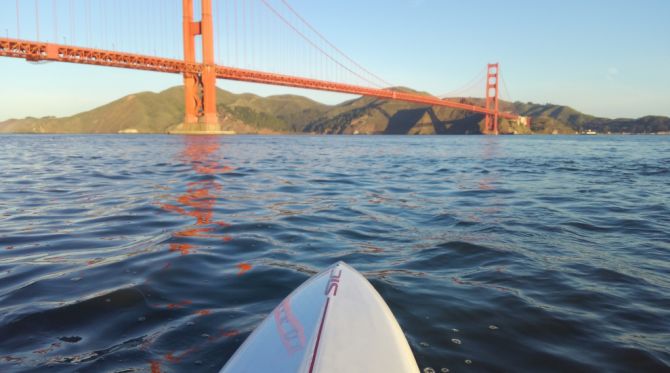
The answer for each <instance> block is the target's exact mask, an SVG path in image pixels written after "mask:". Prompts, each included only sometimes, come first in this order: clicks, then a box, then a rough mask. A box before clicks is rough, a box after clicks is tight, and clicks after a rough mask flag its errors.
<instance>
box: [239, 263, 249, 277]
mask: <svg viewBox="0 0 670 373" xmlns="http://www.w3.org/2000/svg"><path fill="white" fill-rule="evenodd" d="M237 268H239V269H240V271H239V272H237V275H238V276H239V275H241V274H243V273H244V272H246V271H248V270H250V269H251V264H249V263H240V264H238V265H237Z"/></svg>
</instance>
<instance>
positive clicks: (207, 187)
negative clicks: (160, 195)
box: [160, 136, 234, 255]
mask: <svg viewBox="0 0 670 373" xmlns="http://www.w3.org/2000/svg"><path fill="white" fill-rule="evenodd" d="M184 144H185V147H184V150H183V151H182V152H181V153H180V158H182V159H183V160H184V161H185V162H187V163H189V164H190V165H191V167H192V168H193V170H194V171H195V172H196V174H199V175H217V174H220V173H225V172H230V171H232V170H234V168H233V167H230V166H222V165H220V164H219V155H218V153H219V150H220V148H221V144H220V138H219V137H217V136H185V137H184ZM222 189H223V187H222V185H221V184H220V183H219V182H217V181H216V179H211V178H210V179H207V180H202V181H195V182H190V183H188V184H187V189H186V193H184V194H182V195H180V196H178V197H177V198H176V199H175V202H176V203H174V204H170V203H164V204H161V205H160V206H161V208H162V209H163V210H165V211H169V212H173V213H177V214H180V215H184V216H189V217H192V218H194V219H195V227H191V228H186V229H183V230H181V231H178V232H174V233H173V234H172V237H173V238H177V239H178V238H191V237H197V238H221V239H222V240H223V241H230V240H232V238H231V237H230V236H227V235H226V236H223V237H221V236H219V235H216V234H214V233H211V232H212V231H214V229H215V227H210V226H209V225H212V224H216V225H218V226H220V227H228V226H230V224H228V223H226V222H223V221H214V218H213V216H214V207H215V206H216V201H217V194H218V193H220V192H221V190H222ZM194 249H195V247H194V245H193V244H192V243H184V242H177V243H170V251H175V252H179V253H181V254H182V255H188V254H191V253H192V252H193V251H194Z"/></svg>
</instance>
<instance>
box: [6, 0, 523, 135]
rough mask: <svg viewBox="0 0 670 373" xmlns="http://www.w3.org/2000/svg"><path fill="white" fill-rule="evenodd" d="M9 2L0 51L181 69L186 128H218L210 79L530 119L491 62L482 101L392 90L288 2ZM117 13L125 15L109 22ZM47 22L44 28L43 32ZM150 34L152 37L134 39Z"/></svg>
mask: <svg viewBox="0 0 670 373" xmlns="http://www.w3.org/2000/svg"><path fill="white" fill-rule="evenodd" d="M212 1H214V2H212ZM179 2H180V3H179ZM8 3H10V1H6V2H5V6H7V4H8ZM277 3H278V4H277ZM14 5H15V9H14V12H15V15H16V25H15V26H16V27H15V33H16V37H15V38H10V37H9V28H6V35H5V37H0V56H4V57H15V58H23V59H26V60H28V61H33V62H38V61H57V62H69V63H78V64H87V65H98V66H109V67H119V68H127V69H135V70H146V71H157V72H163V73H173V74H181V75H183V79H184V107H185V115H184V123H183V124H182V130H183V132H191V133H197V132H202V133H215V132H217V131H219V130H220V125H219V120H218V114H217V108H216V80H217V79H228V80H236V81H243V82H252V83H261V84H270V85H279V86H287V87H296V88H306V89H313V90H321V91H331V92H340V93H348V94H355V95H362V96H370V97H377V98H381V99H388V100H399V101H405V102H411V103H416V104H426V105H432V106H445V107H450V108H454V109H460V110H465V111H469V112H473V113H479V114H482V115H483V116H484V120H485V124H484V132H485V133H489V134H497V133H498V123H499V119H500V118H505V119H509V120H517V121H522V122H524V123H526V124H528V121H527V118H524V117H521V116H519V115H516V114H513V113H509V112H503V111H501V110H500V106H499V98H500V89H499V87H500V84H499V83H500V81H501V79H500V78H501V76H500V68H499V65H498V63H491V64H488V65H487V66H486V71H485V74H484V76H485V84H484V97H485V100H483V102H484V105H483V106H480V105H476V104H473V103H467V102H466V101H464V100H462V99H454V98H449V97H447V98H444V97H437V96H432V95H428V94H421V93H414V92H404V91H401V90H397V89H393V88H392V85H391V84H389V83H388V82H386V81H385V80H383V79H381V78H379V77H378V76H377V75H375V74H373V73H371V72H370V71H368V70H367V69H365V68H364V67H362V66H361V65H360V64H358V63H357V62H356V61H354V60H353V59H352V58H350V57H349V56H348V55H347V54H345V53H344V52H342V51H341V49H339V48H337V47H336V46H335V45H334V44H333V43H331V42H330V41H329V40H328V39H326V38H325V37H324V36H323V35H322V34H321V33H320V32H319V31H318V30H317V29H316V28H315V27H313V26H312V25H311V24H310V23H309V22H308V21H307V20H305V19H304V18H303V17H302V16H301V15H300V14H299V13H298V12H296V11H295V9H294V8H293V7H292V6H291V5H290V4H289V3H288V2H287V1H286V0H278V1H277V0H275V4H273V3H272V1H271V0H197V1H194V0H143V1H135V0H132V1H129V0H115V1H105V0H51V1H49V0H34V1H33V2H31V1H30V0H22V1H19V0H15V4H14ZM59 5H60V6H59ZM196 6H197V7H198V8H199V13H200V18H199V19H196V17H195V16H196V12H195V8H196ZM279 6H282V7H283V10H284V12H282V11H280V10H279ZM114 13H116V15H117V16H118V15H120V14H124V15H125V16H124V17H123V19H122V20H118V19H110V17H109V14H114ZM6 14H7V13H6ZM178 17H181V32H178V31H177V30H178V26H179V19H178ZM26 20H27V22H26ZM47 21H48V22H47ZM47 23H48V25H49V26H51V30H50V31H49V32H48V33H45V30H44V25H45V24H47ZM26 26H28V27H26ZM40 26H42V28H40ZM22 27H23V28H22ZM59 27H60V28H59ZM40 31H42V32H40ZM149 34H151V35H157V37H154V40H153V41H151V40H146V38H144V39H142V38H140V37H139V36H140V35H149ZM23 35H30V36H31V37H34V39H31V40H28V39H25V38H22V36H23ZM68 37H69V40H68ZM198 37H199V38H198ZM61 38H62V42H61ZM198 39H199V41H200V43H197V40H198ZM175 46H177V47H176V48H175ZM215 46H216V48H215ZM124 49H125V50H124ZM129 49H130V50H129ZM122 50H123V51H122ZM147 50H149V51H150V52H147ZM175 51H176V52H175ZM216 52H218V55H217V53H216ZM179 53H180V54H181V56H178V55H175V54H179ZM170 54H172V56H169V55H170ZM217 56H218V58H217ZM248 66H251V67H248ZM296 67H302V70H301V71H298V70H299V69H296ZM284 70H289V71H291V73H288V74H287V73H285V72H284ZM305 71H306V72H305ZM352 81H353V82H352Z"/></svg>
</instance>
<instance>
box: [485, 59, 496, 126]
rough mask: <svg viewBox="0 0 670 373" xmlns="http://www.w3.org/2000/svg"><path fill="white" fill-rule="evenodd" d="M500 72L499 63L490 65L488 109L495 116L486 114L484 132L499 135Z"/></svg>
mask: <svg viewBox="0 0 670 373" xmlns="http://www.w3.org/2000/svg"><path fill="white" fill-rule="evenodd" d="M499 72H500V69H499V66H498V64H497V63H490V64H488V66H487V68H486V109H488V110H491V111H492V112H493V114H486V115H485V119H484V131H485V133H487V134H492V135H497V134H498V97H499V95H498V74H499Z"/></svg>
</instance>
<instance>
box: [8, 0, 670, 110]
mask: <svg viewBox="0 0 670 373" xmlns="http://www.w3.org/2000/svg"><path fill="white" fill-rule="evenodd" d="M37 1H38V4H39V6H40V9H39V10H40V13H39V14H40V32H41V39H51V38H55V37H58V39H59V42H63V41H67V38H68V33H69V31H71V28H72V25H71V24H68V12H69V6H70V3H72V4H73V5H74V6H75V7H77V9H79V12H80V13H81V14H85V12H86V11H87V10H86V8H85V6H86V1H89V0H56V4H57V11H58V17H57V20H58V22H57V23H58V31H56V28H55V27H54V26H55V24H54V22H53V17H52V14H51V6H52V4H53V2H52V1H53V0H37ZM90 1H92V3H93V7H96V6H99V7H102V6H104V7H105V9H104V11H105V14H107V15H108V17H109V18H108V20H110V22H116V23H123V22H125V21H119V20H122V17H120V16H119V14H121V13H120V11H119V10H123V9H125V8H124V7H127V6H132V5H130V4H133V3H137V2H138V0H120V3H119V2H114V1H116V0H106V1H107V3H104V5H100V4H103V3H101V1H102V0H90ZM142 1H144V2H145V3H144V4H146V9H151V6H152V5H155V4H158V3H161V4H167V6H168V8H169V9H170V10H166V11H165V13H164V14H161V15H160V16H159V15H158V14H156V15H155V17H154V18H152V19H154V21H151V22H154V23H155V24H151V23H150V24H149V25H148V26H150V27H151V28H153V29H160V30H166V29H167V30H168V31H166V32H164V33H163V35H164V36H165V37H164V38H163V39H160V40H161V41H159V42H155V41H154V43H155V45H154V47H153V48H154V50H155V49H156V48H157V49H158V50H160V51H161V52H159V54H167V55H171V56H177V55H179V53H180V52H179V51H178V50H177V49H171V48H170V46H169V45H170V43H172V44H176V42H172V41H171V40H175V39H176V40H179V37H180V36H179V33H178V32H179V31H180V27H181V25H180V24H178V21H177V24H176V25H175V26H176V27H171V25H170V24H169V22H170V21H168V20H170V19H174V18H175V16H174V14H176V12H177V11H178V9H179V0H142ZM218 1H222V0H218ZM225 1H228V3H225V4H228V5H225V4H224V3H219V4H221V5H218V6H221V7H225V6H230V4H232V3H231V2H232V1H234V0H225ZM242 1H246V3H245V4H246V6H247V7H248V6H256V7H257V8H255V9H256V11H257V12H258V9H260V7H261V5H260V0H237V4H238V6H241V5H240V4H241V2H242ZM252 2H253V3H252ZM19 3H20V15H19V17H20V19H19V24H20V28H21V34H22V35H21V37H25V38H30V39H33V38H35V37H36V35H35V23H34V12H35V8H34V0H19ZM289 3H290V4H291V5H292V6H293V7H294V8H295V9H296V10H297V11H298V12H299V13H300V14H301V15H302V16H303V17H304V18H306V19H307V20H309V21H310V22H311V23H312V24H313V25H314V26H316V27H317V28H318V29H319V31H320V32H321V33H322V34H323V35H325V36H326V37H328V39H330V41H331V42H333V43H334V44H335V45H337V46H338V47H339V48H340V49H342V50H344V51H345V52H346V53H347V54H348V55H350V56H351V57H352V58H354V59H355V60H356V61H357V62H359V63H360V64H361V65H363V66H365V67H366V68H367V69H368V70H370V71H373V72H374V73H375V74H377V75H379V76H381V77H383V78H384V79H385V80H387V81H390V82H392V83H394V84H395V85H403V86H408V87H412V88H415V89H418V90H424V91H428V92H431V93H433V94H441V93H446V92H450V91H452V90H454V89H457V88H459V87H461V86H463V85H465V84H466V83H468V82H469V81H471V79H472V78H473V77H475V76H476V75H477V74H479V73H481V71H482V70H483V69H484V67H485V64H486V63H487V62H500V63H501V71H502V73H503V76H504V80H505V82H506V86H507V88H508V90H507V91H506V92H503V93H504V96H506V97H505V98H511V99H514V100H520V101H524V102H525V101H532V102H537V103H546V102H551V103H555V104H561V105H569V106H572V107H574V108H575V109H577V110H580V111H583V112H585V113H589V114H594V115H599V116H605V117H638V116H643V115H666V116H670V68H669V67H670V22H668V20H667V17H668V15H670V1H660V0H658V1H651V0H647V1H624V0H610V1H600V0H590V1H589V0H583V1H573V0H566V1H552V2H540V1H532V0H514V1H494V0H471V1H465V0H460V1H450V0H338V1H334V0H331V1H325V0H289ZM116 4H119V5H116ZM249 4H251V5H249ZM254 4H255V5H254ZM272 4H277V5H278V4H280V3H279V2H278V1H277V0H273V2H272ZM115 7H117V8H118V9H115ZM223 9H225V8H223ZM101 10H102V8H101ZM141 11H142V10H141V9H140V10H137V11H136V12H133V14H131V15H126V17H125V18H124V19H125V20H127V24H121V25H120V27H117V29H114V28H113V27H111V26H109V25H108V27H107V30H109V31H106V32H109V33H110V34H111V33H116V34H117V35H119V33H120V35H121V36H120V38H121V39H126V40H129V39H130V37H123V33H126V35H139V34H142V33H143V31H144V30H142V29H137V28H136V29H133V27H138V26H133V25H135V24H136V23H133V17H142V13H141ZM171 12H172V13H171ZM93 13H96V12H95V10H93ZM99 13H100V14H101V13H102V12H99ZM173 13H174V14H173ZM75 14H77V10H75ZM177 17H178V15H177ZM74 18H75V19H76V18H77V17H76V16H75V17H74ZM80 18H84V17H83V16H82V17H80ZM90 19H91V21H90V23H92V24H94V25H98V27H99V28H100V27H101V26H99V25H102V24H103V20H102V19H100V18H95V16H92V18H90ZM259 19H261V20H262V18H259ZM114 20H116V21H114ZM77 22H78V21H75V28H77V29H78V30H77V31H78V34H76V35H77V38H78V39H79V42H80V43H82V44H86V43H85V42H86V40H85V39H88V40H87V42H88V43H90V44H96V45H99V46H102V47H105V46H106V47H110V46H111V45H110V43H111V41H110V39H111V36H110V35H108V34H105V35H103V34H102V33H101V32H100V31H99V28H98V29H96V26H91V28H90V30H91V31H88V32H89V35H87V34H86V31H87V29H86V27H87V26H86V23H85V22H87V21H86V20H84V21H82V22H81V25H80V24H79V23H77ZM105 22H106V21H105ZM168 28H169V29H168ZM96 30H97V31H96ZM114 30H117V31H114ZM119 30H120V31H119ZM220 30H221V31H220V32H224V31H225V28H223V26H222V27H221V28H220ZM16 31H17V30H16V11H15V1H13V0H12V1H10V0H5V1H2V2H1V3H0V32H2V34H3V36H5V34H8V35H9V36H10V37H15V36H16ZM270 33H272V32H270ZM229 34H230V33H229ZM260 34H261V33H260V32H259V35H260ZM156 37H157V36H154V38H156ZM137 43H140V44H141V43H142V41H141V40H140V41H138V42H137ZM161 43H163V44H161ZM147 45H150V43H149V44H147ZM114 46H115V47H116V46H117V45H114ZM124 48H125V49H127V50H132V49H133V48H139V49H138V50H144V49H147V47H145V48H144V49H142V47H141V46H140V47H137V45H133V44H132V42H131V43H129V45H126V46H125V47H124ZM148 48H152V47H151V46H149V47H148ZM217 53H220V52H218V51H217ZM224 54H225V53H224ZM256 58H257V59H259V58H260V59H263V57H262V56H257V57H256ZM276 58H277V57H272V58H266V59H265V61H263V62H266V63H273V61H274V60H275V59H276ZM257 63H258V62H257ZM0 71H1V72H2V73H1V76H2V80H3V85H2V86H3V88H2V90H0V102H2V105H0V120H4V119H8V118H16V117H24V116H28V115H32V116H45V115H56V116H63V115H70V114H74V113H77V112H79V111H83V110H87V109H92V108H94V107H96V106H99V105H102V104H104V103H107V102H109V101H111V100H114V99H117V98H119V97H122V96H124V95H126V94H130V93H134V92H138V91H160V90H163V89H166V88H168V87H171V86H175V85H179V84H181V78H180V77H179V76H177V75H169V74H160V73H150V72H141V71H131V70H123V69H112V68H102V67H91V66H81V65H71V64H58V63H47V64H31V63H27V62H25V61H22V60H17V59H10V58H0ZM218 86H219V87H221V88H223V89H228V90H232V91H234V92H253V93H257V94H261V95H269V94H283V93H297V94H302V95H306V96H309V97H312V98H314V99H316V100H319V101H322V102H327V103H337V102H340V101H343V100H345V99H348V98H350V97H351V96H347V95H339V94H332V93H323V92H314V91H307V90H293V89H288V88H284V87H268V86H262V85H255V84H245V83H235V82H228V81H219V82H218ZM478 89H479V88H478ZM479 90H481V91H482V92H483V87H481V89H479ZM508 92H509V93H508ZM468 93H469V92H468ZM473 93H475V92H473Z"/></svg>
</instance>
